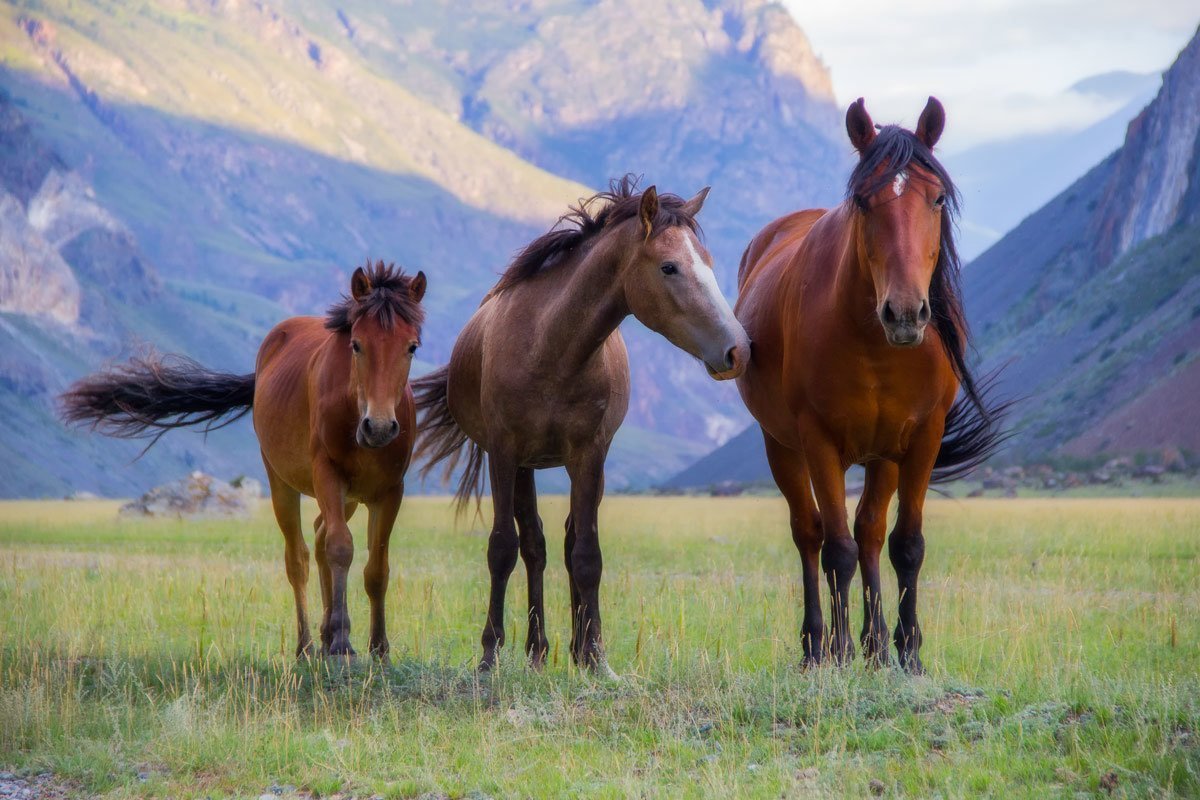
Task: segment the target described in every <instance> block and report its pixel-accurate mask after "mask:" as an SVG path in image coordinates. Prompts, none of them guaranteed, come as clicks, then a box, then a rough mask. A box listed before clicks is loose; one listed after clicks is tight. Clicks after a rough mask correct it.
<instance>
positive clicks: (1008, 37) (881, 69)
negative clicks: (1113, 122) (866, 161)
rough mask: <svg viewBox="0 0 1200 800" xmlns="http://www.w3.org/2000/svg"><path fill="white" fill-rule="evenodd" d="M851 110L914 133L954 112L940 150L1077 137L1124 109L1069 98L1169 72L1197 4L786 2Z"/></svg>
mask: <svg viewBox="0 0 1200 800" xmlns="http://www.w3.org/2000/svg"><path fill="white" fill-rule="evenodd" d="M784 3H785V5H787V6H788V7H789V8H790V9H791V11H792V14H793V15H794V16H795V17H796V19H797V20H798V21H799V22H800V25H801V26H802V27H803V28H804V30H805V32H806V33H807V34H808V36H809V39H810V40H811V41H812V43H813V47H814V49H815V50H816V51H817V53H818V54H819V55H820V56H821V57H822V59H823V60H824V61H825V63H826V64H827V65H828V66H829V67H830V69H831V70H832V73H833V83H834V91H835V92H836V94H837V98H838V101H839V103H841V104H843V105H845V104H848V103H849V102H851V101H852V100H854V98H856V97H859V96H864V97H866V100H867V109H868V110H869V111H870V112H871V114H872V116H873V117H874V118H875V120H876V121H877V122H884V121H886V122H902V123H907V124H909V125H911V124H913V123H915V121H916V117H917V115H918V114H919V113H920V111H921V108H922V107H923V106H924V104H925V98H926V97H927V96H929V95H931V94H932V95H936V96H937V97H938V98H939V99H940V100H942V102H943V103H944V104H945V105H946V112H947V118H948V123H947V132H946V136H945V138H944V140H943V149H944V150H946V151H951V152H952V151H954V150H958V149H962V148H964V147H969V146H971V145H973V144H977V143H979V142H981V141H986V140H989V139H1002V138H1007V137H1010V136H1013V135H1016V134H1020V133H1032V132H1040V131H1048V130H1055V129H1064V128H1066V129H1078V128H1082V127H1085V126H1086V125H1087V124H1089V123H1091V122H1094V121H1096V120H1099V119H1100V118H1102V117H1104V116H1107V115H1108V114H1110V113H1112V112H1113V111H1115V110H1117V108H1118V107H1119V106H1121V105H1123V102H1122V101H1119V100H1107V101H1106V100H1104V99H1102V98H1099V97H1095V96H1083V95H1080V94H1077V93H1072V92H1068V91H1066V90H1067V89H1068V88H1069V87H1070V86H1071V85H1072V84H1074V83H1075V82H1076V81H1078V80H1080V79H1082V78H1086V77H1089V76H1092V75H1097V74H1100V73H1105V72H1110V71H1114V70H1129V71H1133V72H1142V73H1146V72H1152V73H1153V72H1161V71H1163V70H1164V69H1166V68H1167V67H1168V66H1170V64H1171V62H1172V61H1173V60H1174V59H1175V56H1176V55H1178V53H1179V51H1180V50H1181V49H1182V48H1183V46H1184V45H1185V44H1187V42H1188V40H1189V39H1190V38H1191V37H1192V35H1193V34H1194V33H1195V32H1196V26H1197V24H1198V23H1200V4H1198V3H1196V1H1195V0H1136V2H1134V1H1132V0H977V2H972V3H963V2H961V0H908V1H907V2H903V3H901V2H897V1H896V0H857V2H856V3H854V5H853V8H854V11H853V13H848V11H847V5H846V4H845V3H844V2H843V1H842V0H784Z"/></svg>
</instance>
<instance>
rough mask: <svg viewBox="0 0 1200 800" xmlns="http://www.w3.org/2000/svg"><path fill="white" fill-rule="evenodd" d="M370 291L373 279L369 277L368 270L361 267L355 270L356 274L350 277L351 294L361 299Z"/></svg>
mask: <svg viewBox="0 0 1200 800" xmlns="http://www.w3.org/2000/svg"><path fill="white" fill-rule="evenodd" d="M370 293H371V279H370V278H368V277H367V271H366V270H365V269H363V268H362V267H359V268H358V269H356V270H354V275H353V276H351V278H350V296H351V297H353V298H354V299H355V300H359V301H361V300H362V299H363V298H364V297H366V296H367V295H369V294H370Z"/></svg>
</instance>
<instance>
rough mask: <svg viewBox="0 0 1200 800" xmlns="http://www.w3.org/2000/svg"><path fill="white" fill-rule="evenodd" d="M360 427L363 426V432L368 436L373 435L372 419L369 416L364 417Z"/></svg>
mask: <svg viewBox="0 0 1200 800" xmlns="http://www.w3.org/2000/svg"><path fill="white" fill-rule="evenodd" d="M359 427H361V428H362V432H363V433H365V434H366V435H367V436H370V435H371V420H370V418H369V417H363V420H362V425H360V426H359Z"/></svg>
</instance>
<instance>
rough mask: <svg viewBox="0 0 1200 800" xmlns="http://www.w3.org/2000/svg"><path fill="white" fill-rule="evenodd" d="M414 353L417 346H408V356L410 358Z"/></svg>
mask: <svg viewBox="0 0 1200 800" xmlns="http://www.w3.org/2000/svg"><path fill="white" fill-rule="evenodd" d="M415 352H417V346H416V345H415V344H410V345H409V346H408V354H409V355H410V356H411V355H412V354H413V353H415Z"/></svg>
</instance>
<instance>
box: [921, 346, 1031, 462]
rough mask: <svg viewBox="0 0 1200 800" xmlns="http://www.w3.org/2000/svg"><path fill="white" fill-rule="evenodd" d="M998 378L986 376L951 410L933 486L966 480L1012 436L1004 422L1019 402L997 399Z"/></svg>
mask: <svg viewBox="0 0 1200 800" xmlns="http://www.w3.org/2000/svg"><path fill="white" fill-rule="evenodd" d="M999 375H1000V371H999V370H996V371H995V372H992V373H991V374H989V375H987V376H985V377H984V378H983V380H982V381H980V382H979V384H978V387H977V389H976V390H975V391H973V392H964V393H963V394H961V395H959V396H958V398H957V399H956V400H955V401H954V405H953V406H951V407H950V413H949V414H947V415H946V431H945V433H943V434H942V449H941V450H939V451H938V455H937V460H936V461H935V462H934V463H933V478H932V482H933V483H949V482H950V481H955V480H958V479H959V478H963V477H966V476H967V475H969V474H970V473H971V472H973V471H975V470H976V469H977V468H979V467H980V466H981V465H982V464H983V463H984V462H985V461H987V460H988V459H989V458H991V457H992V456H994V455H995V454H996V452H997V451H998V450H999V449H1000V446H1001V445H1003V444H1004V443H1005V442H1006V441H1008V439H1009V438H1010V437H1011V436H1012V431H1010V430H1007V429H1006V428H1004V420H1005V418H1006V417H1007V416H1008V412H1009V411H1010V410H1011V409H1012V407H1013V405H1014V404H1015V403H1016V401H1015V400H1009V399H997V398H996V397H995V393H996V391H995V390H996V383H997V378H998V377H999Z"/></svg>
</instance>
